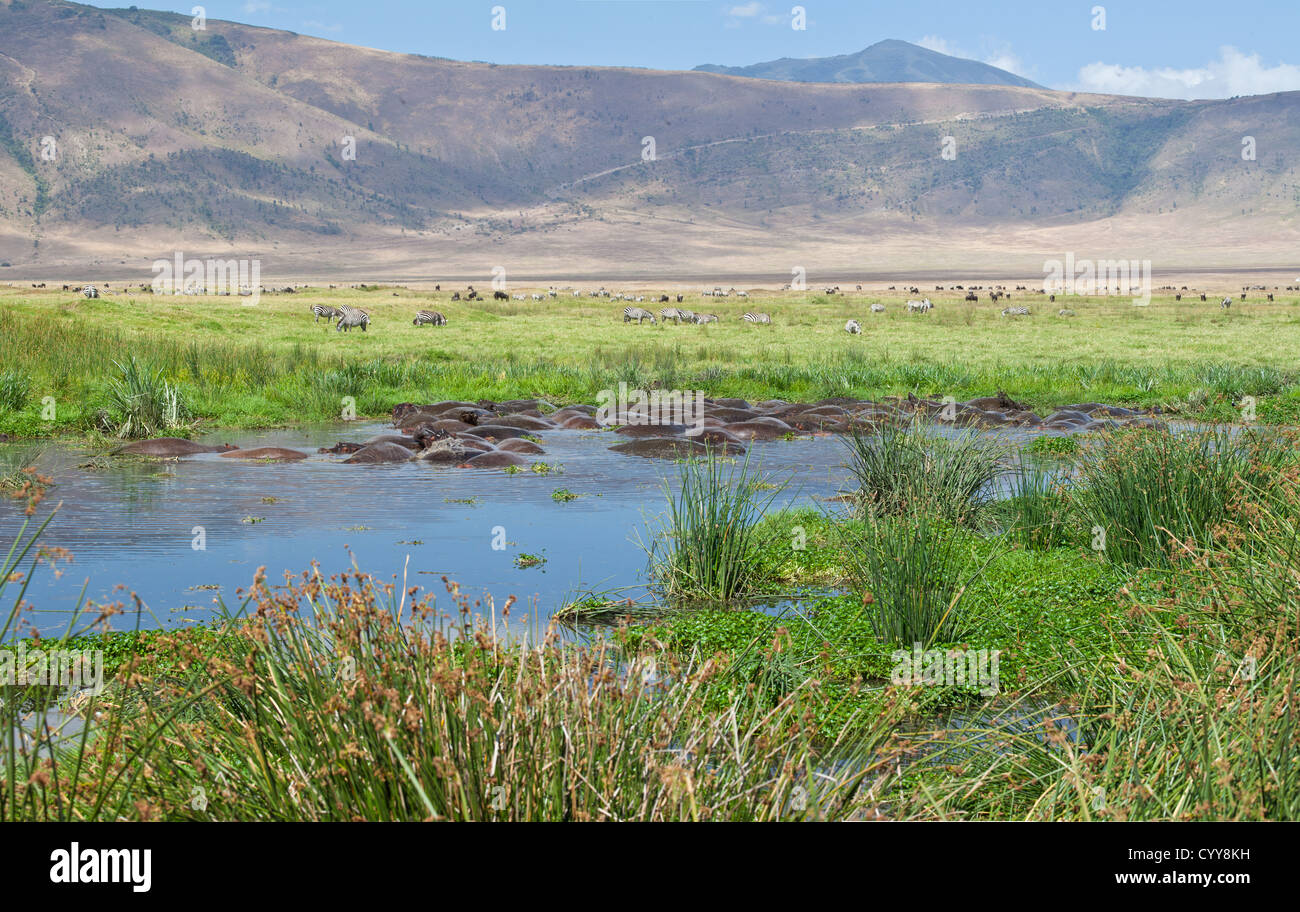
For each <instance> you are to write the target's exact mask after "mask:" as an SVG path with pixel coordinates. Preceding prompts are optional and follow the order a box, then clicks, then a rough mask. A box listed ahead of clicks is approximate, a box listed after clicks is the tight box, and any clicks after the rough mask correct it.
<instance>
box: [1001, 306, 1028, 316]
mask: <svg viewBox="0 0 1300 912" xmlns="http://www.w3.org/2000/svg"><path fill="white" fill-rule="evenodd" d="M1002 316H1004V317H1027V316H1029V308H1028V307H1007V308H1004V309H1003V311H1002Z"/></svg>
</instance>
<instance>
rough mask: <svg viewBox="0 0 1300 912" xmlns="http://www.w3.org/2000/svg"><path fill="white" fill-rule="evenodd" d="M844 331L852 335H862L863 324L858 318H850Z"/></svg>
mask: <svg viewBox="0 0 1300 912" xmlns="http://www.w3.org/2000/svg"><path fill="white" fill-rule="evenodd" d="M844 331H845V332H846V333H848V334H849V335H850V336H857V335H861V333H862V324H861V323H859V322H858V321H857V320H850V321H849V322H847V323H845V324H844Z"/></svg>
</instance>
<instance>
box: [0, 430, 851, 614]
mask: <svg viewBox="0 0 1300 912" xmlns="http://www.w3.org/2000/svg"><path fill="white" fill-rule="evenodd" d="M391 432H392V428H391V427H390V426H388V425H386V424H380V423H374V424H357V423H350V424H347V425H335V426H321V427H306V428H294V429H291V430H275V431H260V432H246V433H238V434H232V433H229V432H227V433H221V434H216V435H212V436H210V437H208V438H205V439H204V440H203V442H205V443H221V442H229V443H234V444H236V445H238V446H240V447H241V448H249V447H254V446H285V447H292V448H295V449H299V450H306V451H310V452H312V453H313V455H312V456H311V457H310V458H309V459H307V460H305V461H302V462H295V463H258V462H245V461H243V460H236V459H225V458H221V457H219V456H217V455H216V454H201V455H197V456H190V457H186V458H183V459H175V460H172V459H167V460H162V459H160V460H144V459H137V458H116V459H110V460H107V461H106V463H105V465H106V467H99V468H81V467H79V465H80V464H83V463H85V462H86V460H87V454H86V453H84V452H82V451H79V450H76V449H71V448H64V447H52V448H51V449H49V450H47V451H46V452H45V454H44V455H43V456H42V458H41V460H40V462H39V463H38V466H39V468H40V469H41V471H42V472H43V473H44V474H46V475H50V476H52V477H53V478H54V482H55V484H54V486H53V487H52V488H51V489H50V490H49V492H48V494H47V496H46V499H45V501H44V502H43V503H42V504H41V505H40V507H39V508H38V510H39V512H38V514H37V517H38V518H42V519H43V518H44V517H45V516H46V515H48V510H49V508H52V507H54V506H55V505H56V504H60V503H61V504H62V506H61V507H60V508H59V510H58V513H57V514H56V515H55V517H54V520H53V522H52V523H51V524H50V526H49V528H48V530H47V531H46V534H45V536H44V537H43V539H42V544H44V545H46V546H56V547H59V548H63V549H66V550H67V551H68V552H70V553H71V555H72V560H71V562H70V563H63V562H60V563H59V564H58V570H59V571H60V573H59V574H58V575H57V576H56V575H55V573H54V572H53V571H52V570H51V568H50V567H48V566H46V565H41V566H40V567H39V568H38V569H37V571H36V574H35V576H34V577H33V579H32V582H31V585H30V587H29V588H28V590H27V596H26V601H27V603H28V604H29V605H30V606H31V608H32V610H31V611H30V612H28V613H26V615H25V617H26V618H27V620H28V621H29V622H30V623H31V624H32V625H34V626H35V627H36V628H38V629H39V630H41V631H42V632H43V633H47V634H48V633H53V632H57V631H61V630H63V629H64V628H65V627H66V626H67V623H68V619H69V616H70V613H71V612H72V611H73V610H74V609H75V607H76V605H77V604H78V599H79V597H80V595H81V591H82V587H83V585H84V586H85V598H86V600H88V601H90V602H93V603H96V604H99V605H103V604H111V603H114V602H121V603H122V604H123V607H124V608H126V609H127V613H126V614H123V615H120V616H117V617H116V618H114V619H113V626H115V627H117V628H119V629H121V628H130V627H134V626H136V623H137V617H136V614H137V611H136V609H135V607H134V600H133V599H132V598H131V593H135V594H136V595H138V596H139V598H140V600H141V601H142V603H143V605H144V611H143V612H140V615H141V616H140V618H139V625H140V626H141V627H163V628H175V627H179V626H184V625H187V624H192V623H195V622H198V621H202V620H204V619H206V618H210V617H212V616H213V614H214V610H215V607H216V606H215V601H216V600H217V599H222V600H224V602H225V604H226V606H227V607H228V608H230V609H234V608H236V607H237V606H238V605H239V602H240V597H239V595H238V592H237V590H238V589H239V588H240V587H243V588H245V589H247V587H248V586H249V584H250V582H251V581H252V579H253V576H254V573H255V572H256V570H257V568H259V567H262V566H265V567H266V574H267V581H268V583H270V584H273V585H274V584H279V583H282V582H283V579H284V574H285V572H286V571H287V572H289V573H292V574H294V575H295V576H297V575H300V574H301V573H302V572H303V571H305V570H307V569H308V568H309V566H310V563H311V562H312V561H318V562H319V563H320V567H321V571H322V573H324V574H325V575H326V576H329V575H332V574H335V573H339V572H342V571H345V570H348V569H350V568H351V567H352V565H353V564H354V563H355V565H356V566H357V567H358V568H360V569H361V570H364V571H366V572H367V573H370V574H372V575H373V576H375V577H376V578H377V579H380V580H385V579H395V580H396V581H398V582H399V583H400V582H401V581H402V579H403V576H404V577H405V580H406V584H407V585H414V586H419V587H420V588H421V589H422V590H426V591H433V592H435V593H437V594H439V595H441V594H442V593H444V591H445V590H444V585H443V583H442V581H441V577H443V576H444V575H445V576H446V577H447V578H448V579H450V580H454V581H455V582H458V583H459V584H460V586H461V592H462V593H464V594H467V595H469V596H471V598H474V599H482V600H483V611H484V613H487V610H488V609H487V606H488V604H489V599H490V602H491V603H494V604H495V605H496V606H500V605H502V604H504V602H505V601H506V599H507V598H508V597H509V596H512V595H513V596H515V597H516V599H517V600H518V603H519V604H518V605H517V606H516V607H515V609H514V610H513V611H512V614H513V616H514V617H515V618H518V617H519V615H520V614H524V613H526V614H528V615H530V616H532V617H534V618H536V619H544V618H546V617H548V616H549V615H550V614H551V613H552V612H554V611H555V610H557V609H558V608H560V607H561V606H562V605H563V604H564V603H565V601H566V600H568V599H569V598H572V597H575V596H580V595H582V594H584V593H586V592H588V591H595V592H604V591H607V590H612V589H619V590H624V591H622V592H620V593H619V594H620V596H623V595H626V596H630V597H633V598H636V597H638V596H639V595H642V594H644V592H645V586H646V583H647V579H646V568H647V559H646V551H645V546H648V544H649V543H650V541H651V538H652V536H653V535H654V534H655V530H656V529H657V528H658V523H659V519H660V517H661V516H662V514H663V511H664V509H665V506H666V495H665V490H664V486H665V484H667V485H668V486H669V487H670V488H675V486H676V480H677V467H676V466H675V465H674V464H673V463H671V462H668V461H664V460H652V459H642V458H639V457H634V456H626V455H621V454H618V453H611V452H609V450H608V449H607V447H609V446H610V445H611V444H613V443H617V442H622V438H620V437H618V436H616V435H614V434H612V433H609V432H591V431H564V430H556V431H547V432H545V433H544V434H543V435H542V437H543V442H542V446H543V448H544V449H545V450H546V453H545V455H542V456H536V457H530V458H532V459H535V460H536V461H538V462H545V463H548V464H550V465H552V466H561V467H562V472H560V473H558V474H549V475H538V474H534V473H533V472H530V471H527V470H524V471H521V472H519V473H518V474H507V473H505V472H502V471H488V470H471V469H456V468H449V467H444V466H435V465H431V464H428V463H423V462H411V463H404V464H397V465H378V466H365V465H343V464H342V459H343V458H345V457H342V456H333V455H315V450H316V448H317V447H321V446H325V447H328V446H331V445H333V444H334V443H336V442H338V441H339V440H345V439H346V440H357V441H359V440H365V439H367V438H369V437H370V436H373V435H375V434H381V433H391ZM15 446H17V445H15V444H0V448H4V447H15ZM0 455H3V453H2V452H0ZM846 456H847V452H846V448H845V445H844V441H843V440H842V439H840V438H834V437H816V438H802V439H797V440H790V441H772V442H768V443H755V444H754V445H753V446H752V447H751V448H750V457H749V461H750V466H751V469H753V468H757V469H758V470H760V471H761V472H763V473H764V474H766V475H768V476H769V477H770V478H771V480H772V481H774V482H788V484H789V486H788V487H787V488H786V489H785V490H784V491H782V492H780V494H779V495H778V496H777V497H776V498H775V500H774V501H773V503H772V506H773V508H779V507H782V506H786V505H797V504H809V503H819V502H821V501H823V500H824V499H826V498H829V497H832V496H834V495H835V494H837V493H839V492H840V491H841V490H843V489H844V488H845V487H853V485H852V484H851V483H848V477H849V472H848V469H847V468H846V467H845V465H844V463H845V459H846ZM561 488H563V489H567V490H568V491H571V492H573V493H574V494H578V495H579V497H578V498H577V499H576V500H572V501H569V502H567V503H566V502H558V501H556V500H555V499H553V498H552V496H551V495H552V493H553V492H555V491H556V490H557V489H561ZM828 506H830V507H832V508H833V506H834V505H828ZM21 507H22V505H21V504H20V503H19V502H17V501H10V500H0V552H7V551H8V548H9V545H10V544H11V543H12V541H13V540H14V537H15V536H16V534H17V532H18V529H19V527H20V526H21V523H22V519H23V517H22V510H21ZM196 527H201V531H202V536H203V539H204V541H203V544H204V547H203V549H202V550H196V549H195V547H194V544H195V539H196V536H197V535H198V534H199V532H198V531H196ZM498 527H499V529H498ZM494 538H495V539H496V540H497V542H498V543H500V542H501V541H502V540H504V543H505V547H504V548H503V549H501V550H497V549H494V548H493V541H494ZM521 554H531V555H539V556H541V557H543V558H545V563H543V564H541V565H540V566H536V567H531V568H527V569H523V568H520V567H518V566H516V563H515V561H516V559H517V558H518V557H519V556H520V555H521ZM23 569H24V570H25V569H26V568H25V567H24V568H23ZM10 592H13V589H12V588H11V589H10ZM443 604H444V605H445V606H446V607H448V608H449V607H450V603H449V602H443ZM0 607H3V610H5V611H6V612H7V611H8V610H9V607H10V606H9V605H4V606H0Z"/></svg>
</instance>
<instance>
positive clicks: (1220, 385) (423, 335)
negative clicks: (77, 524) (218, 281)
mask: <svg viewBox="0 0 1300 912" xmlns="http://www.w3.org/2000/svg"><path fill="white" fill-rule="evenodd" d="M691 297H693V295H691V296H688V298H691ZM877 299H878V298H877V296H868V295H858V296H852V295H851V296H846V297H843V298H841V297H839V296H836V298H835V300H834V301H833V302H832V303H828V304H826V305H822V306H818V307H814V306H813V305H812V304H810V303H808V300H807V298H806V297H805V296H801V295H794V294H791V293H765V292H756V293H755V295H754V297H752V298H751V299H750V300H749V301H748V302H737V303H735V304H733V303H730V301H727V302H725V303H724V302H716V303H713V302H711V303H710V305H709V307H710V309H711V310H713V311H716V312H718V313H719V316H720V318H721V319H720V322H719V323H718V324H717V325H711V326H708V327H695V326H690V327H687V326H681V327H678V326H655V327H650V326H648V325H646V326H639V327H638V326H635V325H631V324H628V325H625V324H623V323H622V321H621V320H620V318H619V316H618V314H619V311H620V310H621V308H620V307H619V306H618V303H617V302H611V301H606V300H604V299H600V300H597V299H591V298H581V299H572V298H567V297H561V298H559V299H556V300H554V301H547V302H546V303H545V304H544V305H542V304H539V305H528V304H523V305H512V306H511V307H509V308H505V309H503V308H501V307H499V306H495V305H492V304H491V303H490V302H484V303H479V302H451V301H450V295H449V294H448V293H446V292H443V293H438V294H432V293H430V294H424V293H418V292H408V291H401V292H399V295H398V297H393V296H392V293H391V290H390V289H387V288H383V289H376V290H373V291H360V290H335V291H330V290H325V289H313V290H310V291H308V292H304V293H300V294H295V295H264V296H263V297H262V299H261V302H260V303H259V304H258V306H256V307H245V306H243V305H242V303H241V301H240V300H238V299H234V298H219V297H218V298H207V299H198V298H191V297H187V298H183V299H177V298H171V297H165V296H150V295H147V294H144V295H137V296H136V297H134V298H126V297H125V296H114V297H105V298H100V299H96V300H87V299H82V298H80V297H79V296H77V295H75V294H73V293H71V292H69V293H59V292H48V291H33V290H20V289H15V288H12V287H2V286H0V364H4V365H6V370H9V371H14V372H18V373H19V374H21V375H22V376H25V377H27V378H30V383H31V389H32V390H34V391H39V392H40V394H41V396H45V395H49V396H53V397H54V399H55V400H56V404H57V416H56V418H55V420H54V421H53V422H47V421H45V420H43V418H42V415H41V409H40V402H39V398H40V397H36V396H33V397H29V398H28V399H27V400H25V402H24V404H23V405H22V406H21V407H19V408H17V409H14V408H10V409H8V410H6V409H4V408H0V432H7V433H20V434H26V435H49V434H52V433H81V432H84V430H85V429H86V428H87V427H90V426H93V424H94V421H95V417H96V413H97V411H98V410H99V409H101V408H106V407H107V406H108V395H109V386H110V382H111V381H112V379H113V378H114V377H115V376H116V375H117V369H116V368H115V366H114V362H119V363H127V362H128V361H129V359H130V358H132V357H134V358H136V359H137V361H138V362H139V363H141V364H147V365H149V366H150V368H151V369H152V370H160V371H162V374H163V377H164V378H165V379H166V380H167V381H168V382H170V383H173V384H176V385H177V386H178V387H179V388H180V390H181V393H182V395H183V397H184V399H185V402H186V403H187V405H188V406H189V408H190V410H191V411H192V412H193V414H194V416H195V418H197V419H200V420H202V421H204V422H206V423H208V424H212V425H217V426H230V427H259V426H270V425H284V424H294V423H300V422H304V421H317V420H328V419H332V418H336V417H338V415H339V414H340V412H341V410H342V407H343V405H342V399H343V397H345V396H351V397H353V398H354V399H355V400H356V409H357V413H358V414H359V415H362V416H375V415H381V414H384V413H386V412H387V411H388V410H389V409H391V408H392V406H393V405H395V404H397V403H398V402H409V401H436V400H439V399H446V398H466V399H471V400H473V399H478V398H488V399H508V398H517V397H533V396H542V397H546V398H549V399H552V400H553V401H556V402H557V403H558V402H573V401H586V402H592V401H595V397H596V394H597V393H598V392H599V391H600V390H603V389H609V388H613V387H615V386H616V385H617V383H618V382H619V381H626V382H627V383H628V384H629V386H631V387H633V388H640V389H649V388H656V387H657V388H663V389H704V390H705V391H706V393H707V394H709V395H715V396H740V397H746V398H751V399H764V398H770V397H779V398H783V399H789V400H806V401H811V400H816V399H820V398H824V397H828V396H838V395H844V396H855V397H860V398H880V397H883V396H887V395H906V394H907V393H909V392H914V393H917V394H918V395H922V396H930V395H934V396H940V397H941V396H944V395H952V396H954V397H955V398H957V399H965V398H969V397H972V396H981V395H988V394H991V393H992V392H994V391H996V390H999V389H1000V390H1004V391H1006V392H1007V393H1008V394H1009V395H1011V396H1013V397H1015V398H1017V399H1020V400H1025V401H1027V402H1029V403H1030V404H1032V405H1033V406H1035V407H1036V408H1039V409H1041V410H1046V409H1050V408H1052V407H1054V406H1057V405H1063V404H1070V403H1074V402H1081V401H1102V402H1106V403H1110V404H1121V405H1136V406H1155V405H1159V406H1162V407H1164V408H1166V409H1169V410H1172V411H1177V412H1179V413H1182V414H1189V415H1195V416H1198V417H1203V418H1207V419H1211V420H1220V421H1230V420H1235V419H1238V418H1239V417H1240V414H1241V400H1242V397H1244V396H1253V397H1255V398H1256V399H1257V401H1258V406H1257V410H1258V415H1259V418H1260V420H1261V421H1265V422H1287V421H1295V420H1297V418H1298V417H1300V388H1298V386H1297V370H1296V366H1295V365H1296V364H1297V363H1300V311H1298V310H1297V308H1296V307H1295V306H1294V302H1288V301H1279V302H1277V303H1275V304H1253V303H1252V304H1250V305H1249V306H1247V307H1245V308H1243V309H1241V311H1240V312H1238V311H1237V310H1236V309H1234V311H1233V312H1231V313H1229V314H1225V313H1223V312H1222V311H1220V310H1219V309H1218V308H1217V306H1210V305H1208V304H1207V305H1202V304H1200V303H1199V302H1197V303H1188V302H1181V303H1177V304H1175V303H1174V302H1173V301H1172V300H1170V299H1167V298H1159V297H1158V298H1156V299H1154V301H1153V303H1152V304H1151V306H1150V307H1148V308H1142V309H1138V308H1133V307H1131V306H1129V305H1127V304H1122V303H1116V302H1114V301H1112V300H1108V299H1105V298H1095V299H1088V298H1085V299H1080V300H1078V301H1074V302H1071V303H1072V306H1073V307H1074V309H1075V310H1076V312H1077V313H1078V314H1079V316H1078V317H1077V318H1075V319H1073V320H1053V319H1049V318H1046V317H1043V318H1042V319H1040V318H1039V317H1040V316H1042V313H1039V314H1036V315H1035V316H1034V317H1033V318H1031V319H1028V320H1019V321H1013V322H1008V321H1006V320H1000V319H999V318H998V316H997V313H998V311H999V308H998V307H996V306H994V305H990V304H987V303H986V302H982V303H981V304H980V305H977V306H976V307H974V308H969V309H968V308H966V307H965V305H961V304H960V303H959V302H958V301H956V300H955V299H951V298H950V296H946V295H936V296H935V298H934V299H935V301H936V304H937V309H936V311H935V312H934V313H933V314H930V315H928V316H925V317H917V316H913V317H907V316H906V315H904V314H903V313H901V312H900V310H899V305H900V301H901V298H896V297H887V298H885V300H886V303H887V305H888V306H889V307H890V310H889V311H888V312H887V313H885V314H883V315H874V316H873V315H870V314H867V313H866V311H867V307H868V305H869V303H870V302H871V301H872V300H877ZM1025 302H1026V303H1028V304H1029V306H1031V307H1034V308H1037V309H1038V310H1039V311H1043V308H1044V307H1045V306H1046V305H1045V303H1044V302H1042V301H1039V300H1038V296H1034V295H1029V296H1026V297H1025ZM314 303H325V304H333V305H338V304H345V303H346V304H354V305H357V306H361V307H363V308H364V309H366V310H367V311H368V312H369V313H370V314H371V316H372V318H373V323H372V326H371V331H370V332H368V333H364V334H362V333H347V334H343V333H336V332H334V330H333V328H332V327H330V326H329V325H328V324H324V323H322V324H313V323H312V320H311V317H310V313H309V308H310V305H311V304H314ZM424 307H434V308H436V309H438V310H440V311H442V312H443V313H445V314H446V315H447V317H448V319H449V321H450V323H449V325H448V326H447V327H445V328H439V329H429V328H425V329H421V330H416V329H414V328H413V327H411V325H410V319H411V317H410V315H411V313H412V312H413V311H414V310H416V309H419V308H424ZM755 307H761V308H762V309H763V310H766V311H768V312H770V313H771V314H772V316H773V319H774V320H775V321H776V324H777V325H776V326H775V327H773V328H772V331H768V330H767V329H765V328H763V327H754V326H748V325H745V324H743V323H741V322H740V321H739V319H738V318H739V316H740V314H741V312H742V311H743V310H745V309H752V308H755ZM850 316H852V317H858V318H860V319H863V320H865V321H866V322H865V323H864V328H865V332H864V334H863V335H862V336H861V337H857V338H854V339H850V338H848V337H847V336H846V334H845V333H844V332H843V331H842V327H843V324H844V321H845V319H847V318H848V317H850ZM968 316H969V318H970V320H969V322H967V317H968ZM1261 337H1267V338H1268V339H1269V345H1268V346H1260V345H1258V344H1256V340H1258V339H1259V338H1261Z"/></svg>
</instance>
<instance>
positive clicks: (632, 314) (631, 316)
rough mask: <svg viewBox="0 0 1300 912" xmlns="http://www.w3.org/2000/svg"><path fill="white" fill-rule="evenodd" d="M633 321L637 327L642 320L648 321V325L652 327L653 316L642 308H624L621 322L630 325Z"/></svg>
mask: <svg viewBox="0 0 1300 912" xmlns="http://www.w3.org/2000/svg"><path fill="white" fill-rule="evenodd" d="M633 320H636V325H637V326H640V325H641V321H642V320H649V321H650V325H652V326H653V325H654V322H655V315H654V314H652V313H651V312H650V311H648V310H646V309H645V308H644V307H624V308H623V322H624V323H631V322H632V321H633Z"/></svg>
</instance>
